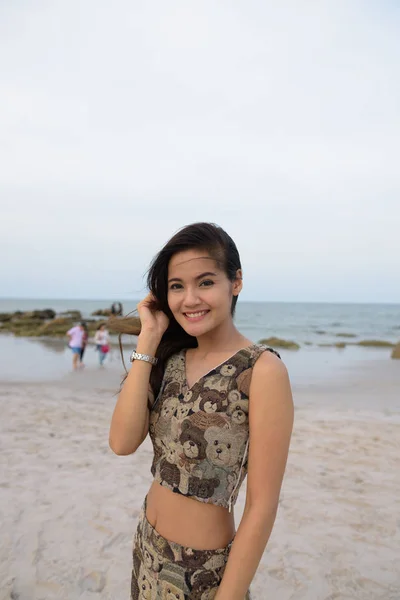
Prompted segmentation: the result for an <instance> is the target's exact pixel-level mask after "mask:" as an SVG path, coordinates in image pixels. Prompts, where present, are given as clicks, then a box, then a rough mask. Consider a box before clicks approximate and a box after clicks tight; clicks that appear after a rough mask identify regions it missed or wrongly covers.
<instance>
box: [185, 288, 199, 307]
mask: <svg viewBox="0 0 400 600" xmlns="http://www.w3.org/2000/svg"><path fill="white" fill-rule="evenodd" d="M198 303H199V296H198V293H197V290H196V288H191V287H188V288H186V290H185V297H184V305H185V306H188V307H190V306H196V304H198Z"/></svg>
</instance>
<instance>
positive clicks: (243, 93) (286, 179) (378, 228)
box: [0, 0, 400, 302]
mask: <svg viewBox="0 0 400 600" xmlns="http://www.w3.org/2000/svg"><path fill="white" fill-rule="evenodd" d="M0 69H1V77H0V136H1V144H0V197H1V207H2V209H1V222H0V252H1V257H2V259H1V266H0V270H1V280H0V286H1V290H0V295H1V296H17V297H51V298H55V297H60V298H65V297H71V298H76V297H80V298H121V299H122V298H129V297H133V298H137V297H138V296H140V295H141V294H142V293H143V292H144V285H145V284H144V278H143V276H144V275H145V272H146V269H147V267H148V265H149V262H150V260H151V258H152V257H153V255H154V254H155V252H156V251H157V250H158V249H159V248H160V247H161V245H162V244H163V243H164V242H165V241H166V240H167V239H168V238H169V237H170V236H171V235H172V234H173V233H174V232H175V231H176V230H177V229H178V228H180V227H181V226H183V225H185V224H188V223H191V222H194V221H198V220H206V221H213V222H217V223H218V224H220V225H222V226H223V227H224V228H225V229H226V230H227V231H228V232H229V233H230V234H231V235H232V237H233V238H234V239H235V241H236V243H237V245H238V248H239V251H240V253H241V258H242V263H243V269H244V291H243V295H242V298H243V299H244V300H284V301H303V300H304V301H352V302H356V301H362V302H379V301H382V302H400V159H399V157H400V75H399V74H400V4H399V3H398V2H395V1H393V0H391V1H389V0H381V1H380V2H369V1H367V0H360V1H357V0H351V1H349V0H345V1H340V0H332V1H329V0H326V1H323V2H318V1H317V0H292V1H289V0H287V1H284V0H283V1H282V2H276V1H273V0H259V1H256V0H246V1H244V0H242V1H240V2H238V1H235V0H229V1H228V0H226V1H225V0H218V1H215V0H202V1H201V2H194V1H190V0H181V1H176V0H169V1H168V2H166V1H165V0H160V1H154V2H152V1H151V0H142V1H137V0H120V1H118V0H116V1H115V2H112V3H111V2H109V1H107V2H104V1H101V0H85V1H84V2H82V1H78V0H68V1H63V2H61V1H59V0H48V1H44V0H43V1H38V2H32V1H28V0H26V1H24V0H15V2H2V3H1V4H0Z"/></svg>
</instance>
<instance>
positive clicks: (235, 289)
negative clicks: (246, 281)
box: [232, 269, 243, 296]
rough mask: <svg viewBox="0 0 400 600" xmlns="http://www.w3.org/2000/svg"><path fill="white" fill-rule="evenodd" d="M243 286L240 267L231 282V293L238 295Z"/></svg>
mask: <svg viewBox="0 0 400 600" xmlns="http://www.w3.org/2000/svg"><path fill="white" fill-rule="evenodd" d="M242 288H243V277H242V269H238V270H237V271H236V278H235V279H234V281H233V282H232V294H233V295H234V296H238V295H239V294H240V292H241V291H242Z"/></svg>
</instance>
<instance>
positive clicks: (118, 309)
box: [111, 302, 123, 317]
mask: <svg viewBox="0 0 400 600" xmlns="http://www.w3.org/2000/svg"><path fill="white" fill-rule="evenodd" d="M122 312H123V309H122V304H121V302H113V303H112V305H111V314H112V316H113V317H120V316H121V315H122Z"/></svg>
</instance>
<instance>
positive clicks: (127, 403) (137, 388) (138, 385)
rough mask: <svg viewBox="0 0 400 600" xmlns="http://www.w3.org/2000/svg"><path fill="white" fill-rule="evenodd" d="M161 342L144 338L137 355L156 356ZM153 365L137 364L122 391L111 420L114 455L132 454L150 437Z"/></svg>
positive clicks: (141, 339)
mask: <svg viewBox="0 0 400 600" xmlns="http://www.w3.org/2000/svg"><path fill="white" fill-rule="evenodd" d="M158 344H159V340H157V339H156V338H151V337H149V336H146V337H144V338H142V337H141V335H140V336H139V338H138V344H137V347H136V351H137V352H139V353H140V354H149V355H150V356H154V355H155V353H156V351H157V348H158ZM151 369H152V365H151V363H148V362H145V361H144V360H135V361H133V363H132V366H131V369H130V371H129V374H128V376H127V378H126V379H125V381H124V385H123V388H122V390H121V392H120V394H119V396H118V400H117V404H116V406H115V409H114V414H113V416H112V420H111V427H110V436H109V443H110V448H111V450H113V452H115V454H119V455H126V454H133V452H135V451H136V450H137V449H138V448H139V446H140V444H141V443H142V442H143V440H144V439H145V437H146V436H147V433H148V430H149V409H148V398H149V382H150V373H151Z"/></svg>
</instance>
